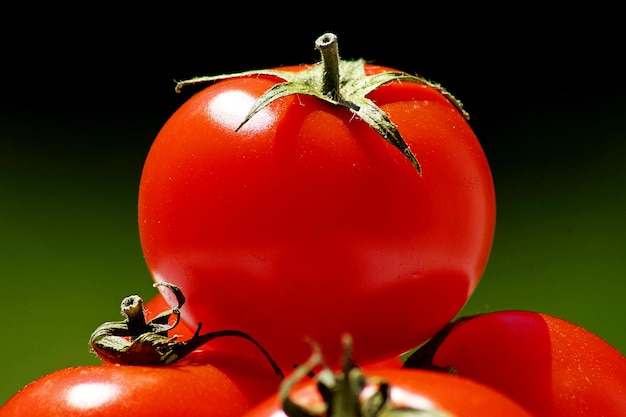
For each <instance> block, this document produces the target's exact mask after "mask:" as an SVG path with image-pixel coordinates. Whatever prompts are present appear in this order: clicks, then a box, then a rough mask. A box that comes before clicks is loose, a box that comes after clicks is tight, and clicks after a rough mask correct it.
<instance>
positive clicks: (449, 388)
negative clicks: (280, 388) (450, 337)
mask: <svg viewBox="0 0 626 417" xmlns="http://www.w3.org/2000/svg"><path fill="white" fill-rule="evenodd" d="M364 371H365V372H366V376H368V377H370V378H373V379H382V380H384V381H385V382H387V383H388V384H389V385H390V387H391V390H390V399H391V403H392V405H393V406H395V407H410V408H415V409H426V410H434V411H437V412H439V413H438V414H437V413H433V414H424V416H425V417H426V416H430V415H433V416H439V417H451V416H455V417H491V416H493V417H502V416H507V417H531V414H530V413H528V412H527V411H526V410H525V409H524V408H522V407H521V406H520V405H519V404H517V403H516V402H515V401H513V400H511V399H510V398H508V397H506V396H505V395H503V394H501V393H500V392H498V391H496V390H494V389H492V388H490V387H488V386H486V385H483V384H480V383H478V382H476V381H473V380H471V379H469V378H463V377H458V376H453V375H448V374H444V373H439V372H434V371H424V370H410V369H390V368H375V369H373V370H371V372H368V368H364ZM372 385H373V384H372ZM372 385H369V386H368V387H366V389H365V390H364V393H365V394H366V395H367V394H371V388H372ZM290 398H291V399H292V400H293V401H294V402H295V403H297V404H300V405H302V406H305V407H307V408H315V407H320V405H321V404H322V400H321V396H320V393H319V392H318V391H317V387H316V384H315V382H314V381H307V382H305V383H302V384H299V385H297V386H296V387H295V388H294V389H293V390H292V391H291V393H290ZM446 413H447V414H446ZM380 415H381V416H382V415H383V414H382V413H381V414H380ZM407 415H409V414H407ZM419 415H422V414H419ZM285 416H286V414H285V412H284V411H283V408H282V405H281V398H280V396H279V395H274V396H271V397H269V398H268V399H266V400H264V401H262V402H261V403H260V404H258V405H257V406H255V407H253V408H252V409H250V410H249V411H248V412H246V413H245V414H244V417H285ZM333 416H334V417H339V416H341V417H357V414H347V415H344V414H339V413H335V414H333V413H330V414H328V415H327V416H326V417H333ZM372 417H373V416H372Z"/></svg>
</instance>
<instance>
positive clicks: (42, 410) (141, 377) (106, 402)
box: [0, 350, 280, 417]
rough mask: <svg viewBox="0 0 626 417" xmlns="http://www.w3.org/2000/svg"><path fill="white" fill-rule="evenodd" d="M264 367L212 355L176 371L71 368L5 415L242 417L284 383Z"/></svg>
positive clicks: (17, 400) (36, 385)
mask: <svg viewBox="0 0 626 417" xmlns="http://www.w3.org/2000/svg"><path fill="white" fill-rule="evenodd" d="M263 365H265V364H263V363H262V362H259V361H247V360H245V359H242V358H241V357H238V356H235V355H229V354H227V353H226V352H216V351H210V350H209V351H196V352H193V353H192V354H190V355H188V356H187V357H185V358H184V359H182V360H181V361H180V362H178V363H177V364H176V365H172V366H159V367H153V366H126V365H100V366H80V367H73V368H67V369H62V370H58V371H55V372H53V373H51V374H48V375H45V376H43V377H42V378H40V379H37V380H35V381H34V382H32V383H30V384H29V385H27V386H25V387H24V388H22V389H21V390H20V391H18V392H17V393H16V394H14V395H13V397H11V398H10V399H9V400H8V401H7V402H6V403H5V404H4V405H3V406H2V408H0V416H1V417H12V416H16V417H17V416H19V417H28V416H32V417H36V416H42V417H43V416H46V417H55V416H59V417H72V416H81V417H83V416H122V415H128V416H134V417H143V416H146V417H154V416H180V417H191V416H203V417H207V416H215V417H217V416H219V417H240V416H241V414H242V413H244V412H245V411H246V410H248V409H249V408H251V407H252V406H253V405H256V404H257V403H258V402H260V401H261V400H262V399H264V398H266V397H267V396H268V395H271V394H273V393H275V392H276V389H277V387H278V384H279V383H280V380H279V379H278V378H277V377H276V375H274V374H273V372H272V371H271V369H268V368H267V366H266V365H265V366H263Z"/></svg>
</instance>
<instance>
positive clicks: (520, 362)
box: [433, 310, 626, 417]
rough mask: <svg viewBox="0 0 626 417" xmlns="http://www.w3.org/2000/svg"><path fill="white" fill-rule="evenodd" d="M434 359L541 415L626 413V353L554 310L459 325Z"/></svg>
mask: <svg viewBox="0 0 626 417" xmlns="http://www.w3.org/2000/svg"><path fill="white" fill-rule="evenodd" d="M433 363H434V364H435V365H439V366H452V367H453V368H454V369H455V370H456V371H457V372H458V374H459V375H462V376H465V377H468V378H472V379H474V380H476V381H479V382H482V383H484V384H487V385H489V386H491V387H493V388H496V389H498V390H500V391H502V392H504V393H505V394H507V395H508V396H510V397H512V398H514V399H516V400H517V401H518V402H519V403H521V404H523V405H525V406H526V407H527V408H528V409H529V410H530V411H531V412H532V413H533V414H534V415H535V416H537V417H574V416H585V417H593V416H598V417H600V416H603V417H618V416H626V358H625V357H624V355H622V354H621V353H620V352H619V351H618V350H617V349H615V348H614V347H613V346H611V345H610V344H609V343H607V342H606V341H604V340H603V339H601V338H600V337H598V336H597V335H595V334H593V333H592V332H590V331H588V330H587V329H585V328H583V327H580V326H578V325H576V324H574V323H571V322H569V321H566V320H563V319H561V318H558V317H554V316H552V315H548V314H543V313H538V312H533V311H518V310H506V311H497V312H492V313H487V314H483V315H478V316H475V317H472V318H470V319H469V320H467V321H465V322H463V323H461V324H459V325H458V326H456V327H455V328H454V329H453V330H452V332H451V333H450V334H449V335H448V337H447V338H446V339H445V340H444V342H443V343H442V344H441V345H440V346H439V348H438V349H437V352H436V353H435V356H434V359H433Z"/></svg>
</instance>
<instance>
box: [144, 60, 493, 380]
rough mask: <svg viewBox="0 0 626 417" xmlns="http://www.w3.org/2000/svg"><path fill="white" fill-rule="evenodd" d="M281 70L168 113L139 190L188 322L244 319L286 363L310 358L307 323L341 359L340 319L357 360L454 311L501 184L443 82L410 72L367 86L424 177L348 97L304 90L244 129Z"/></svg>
mask: <svg viewBox="0 0 626 417" xmlns="http://www.w3.org/2000/svg"><path fill="white" fill-rule="evenodd" d="M309 68H311V67H310V66H297V67H286V68H282V69H281V70H282V71H284V72H286V73H298V72H301V71H303V70H306V69H309ZM364 71H365V73H366V74H367V75H373V74H380V73H383V72H390V71H393V70H391V69H389V68H385V67H380V66H374V65H369V64H365V66H364ZM280 81H281V80H280V79H279V78H277V77H271V76H248V77H243V76H242V77H237V78H233V79H228V80H225V81H220V82H218V83H216V84H213V85H211V86H209V87H207V88H206V89H204V90H202V91H200V92H199V93H197V94H195V95H194V96H193V97H191V98H190V99H189V100H188V101H187V102H186V103H184V104H183V105H182V106H181V107H180V108H179V109H178V110H177V111H176V112H175V113H174V114H173V115H172V116H171V118H170V119H169V120H168V121H167V122H166V123H165V125H164V126H163V128H162V130H161V131H160V132H159V134H158V136H157V137H156V139H155V141H154V143H153V145H152V147H151V149H150V152H149V154H148V156H147V158H146V161H145V165H144V168H143V173H142V176H141V183H140V189H139V231H140V238H141V244H142V248H143V252H144V255H145V259H146V262H147V265H148V268H149V269H150V271H151V273H152V275H153V277H154V280H155V281H157V282H161V281H168V282H171V283H173V284H176V285H178V286H179V287H180V288H181V289H182V290H183V291H184V292H185V295H186V296H187V304H186V305H185V306H184V307H183V308H182V310H181V312H182V317H183V320H184V321H185V322H186V323H187V324H188V325H189V327H191V328H193V327H194V326H195V324H196V323H197V322H202V323H203V326H204V327H203V328H204V329H205V330H207V331H208V330H214V329H215V330H217V329H238V330H241V331H244V332H246V333H248V334H250V335H251V336H252V337H254V338H255V339H257V340H258V341H259V342H260V343H261V344H262V345H263V346H264V347H265V348H266V349H267V350H268V351H269V352H270V353H271V354H272V355H273V356H274V357H275V358H276V359H277V361H278V362H279V363H280V365H281V366H282V367H283V368H284V369H288V368H290V367H291V366H293V365H294V364H297V363H301V362H302V361H303V360H305V359H306V357H307V356H308V345H307V344H306V343H305V342H304V339H305V337H310V338H313V339H315V340H316V341H318V342H319V344H320V345H321V346H322V349H323V351H324V352H325V354H326V357H327V358H328V359H329V360H330V361H331V362H332V361H336V360H338V358H339V357H340V356H341V353H340V352H341V346H340V344H339V343H337V342H336V341H337V340H339V339H340V335H341V334H343V333H344V332H348V333H351V334H352V335H353V337H354V340H355V344H357V345H358V346H360V347H361V349H360V351H359V356H358V357H357V358H356V359H357V360H358V361H359V363H362V364H367V363H371V362H373V361H378V360H381V359H384V358H387V357H390V356H393V355H398V354H401V353H403V352H405V351H407V350H409V349H410V348H412V347H414V346H416V345H417V344H419V343H420V342H422V341H424V340H426V339H427V338H428V337H430V336H432V334H434V333H435V332H436V331H437V330H438V329H439V328H441V327H442V326H444V325H445V324H446V323H447V322H448V321H449V320H451V319H452V317H454V316H455V315H456V314H457V313H458V311H459V310H460V309H461V308H462V306H463V305H464V304H465V302H466V301H467V299H468V297H469V296H470V294H471V293H472V292H473V291H474V288H475V287H476V285H477V284H478V281H479V279H480V277H481V275H482V273H483V271H484V268H485V265H486V263H487V258H488V256H489V252H490V249H491V244H492V239H493V232H494V224H495V196H494V186H493V181H492V177H491V173H490V169H489V166H488V163H487V160H486V158H485V155H484V153H483V150H482V148H481V146H480V144H479V142H478V140H477V138H476V136H475V134H474V133H473V131H472V130H471V128H470V126H469V125H468V123H467V121H466V119H465V118H464V116H463V115H462V114H461V113H460V112H459V111H458V109H457V107H455V106H454V105H453V104H452V103H451V102H450V101H448V99H447V98H446V97H445V96H444V95H443V94H442V93H441V91H440V90H438V89H436V88H433V87H432V86H431V85H427V84H418V83H411V82H391V83H388V84H386V85H383V86H382V87H379V88H378V89H376V90H374V91H372V92H371V93H369V94H368V95H367V98H368V99H370V100H372V101H373V102H374V103H375V104H377V105H378V106H379V107H380V108H381V109H382V110H383V111H384V112H385V113H386V114H387V115H388V117H389V118H390V119H391V120H392V121H393V122H394V123H395V124H396V125H397V127H398V129H399V131H400V133H401V134H402V135H403V137H404V139H405V140H406V142H407V143H408V144H409V146H410V148H411V149H412V151H413V153H414V154H415V155H416V156H417V158H418V160H419V162H420V164H421V168H422V173H421V175H420V174H419V173H418V172H417V171H416V169H415V167H414V166H413V165H412V163H411V162H410V161H409V159H408V158H406V157H405V155H403V153H402V152H399V151H398V149H397V148H396V147H394V146H392V145H391V144H390V143H389V142H387V141H385V140H384V139H383V138H382V137H381V136H380V135H379V134H378V133H377V132H376V131H374V130H373V129H372V128H371V127H370V126H368V125H367V124H366V123H365V122H364V121H363V120H361V119H359V118H358V117H355V114H353V112H352V111H351V110H350V109H347V108H345V107H342V106H333V105H331V104H328V103H326V102H323V101H321V100H318V99H317V98H314V97H311V96H309V95H291V96H286V97H283V98H281V99H279V100H276V101H274V102H272V103H271V104H269V105H268V106H267V107H265V108H264V109H263V110H261V111H260V112H258V113H257V114H255V115H254V116H253V117H251V118H250V120H249V121H248V122H247V123H246V124H244V125H243V126H242V127H241V128H240V129H238V130H237V128H238V126H239V124H240V123H241V122H242V121H243V120H244V118H245V117H246V114H247V112H248V110H249V109H250V108H251V107H252V105H253V103H254V102H255V100H256V99H257V98H258V97H259V96H260V95H261V94H263V93H264V92H265V91H266V90H268V89H269V88H271V87H273V86H275V85H276V84H277V83H279V82H280ZM416 318H419V319H416ZM398 329H402V331H398ZM215 343H216V344H224V343H229V342H228V341H226V340H219V341H217V340H216V341H215Z"/></svg>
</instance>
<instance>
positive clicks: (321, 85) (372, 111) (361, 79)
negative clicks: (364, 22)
mask: <svg viewBox="0 0 626 417" xmlns="http://www.w3.org/2000/svg"><path fill="white" fill-rule="evenodd" d="M315 46H316V48H317V49H318V51H319V52H320V54H321V57H322V60H321V62H320V63H319V64H316V65H313V66H310V67H308V68H306V69H304V70H302V71H300V72H289V71H281V70H277V69H276V70H273V69H265V70H252V71H244V72H238V73H234V74H222V75H214V76H203V77H195V78H191V79H188V80H183V81H178V82H177V83H176V87H175V90H176V92H180V91H181V89H182V88H183V87H184V86H187V85H193V84H198V83H206V82H215V81H220V80H225V79H229V78H236V77H250V76H266V77H274V78H279V79H282V80H283V82H280V83H278V84H275V85H274V86H273V87H271V88H270V89H269V90H267V91H266V92H265V93H264V94H262V95H261V96H260V97H259V98H258V99H257V100H256V102H255V103H254V104H253V105H252V107H251V109H250V110H249V112H248V114H247V115H246V117H245V118H244V120H243V121H242V122H241V123H240V124H239V126H238V127H237V128H236V129H235V130H236V131H237V130H239V129H240V128H241V127H242V126H243V125H245V124H246V123H247V122H248V120H250V119H251V118H252V117H253V116H254V115H255V114H256V113H258V112H259V111H261V110H262V109H263V108H265V107H266V106H268V105H269V104H270V103H272V102H273V101H275V100H278V99H280V98H282V97H286V96H289V95H293V94H304V95H309V96H313V97H316V98H318V99H320V100H322V101H325V102H327V103H330V104H331V105H334V106H342V107H346V108H348V109H349V110H350V111H351V112H353V113H354V114H355V115H356V116H358V117H359V118H360V119H361V120H363V121H365V122H366V123H367V124H368V125H369V126H370V127H371V128H373V129H374V130H375V131H376V132H377V133H378V134H379V135H380V136H382V137H383V138H384V139H385V140H386V141H387V142H389V143H390V144H392V145H393V146H394V147H395V148H397V149H398V150H400V151H401V152H402V153H403V154H404V155H405V156H406V157H407V158H408V159H409V161H410V162H411V164H413V166H414V167H415V169H416V170H417V172H418V173H419V174H420V175H421V173H422V168H421V165H420V163H419V161H418V160H417V157H416V156H415V154H414V153H413V151H412V150H411V149H410V147H409V146H408V144H407V143H406V141H405V140H404V138H403V137H402V135H401V134H400V131H399V130H398V127H397V126H396V125H395V124H394V123H393V122H392V121H391V120H390V119H389V117H388V116H387V114H386V113H385V112H384V111H382V110H381V109H380V107H378V106H377V105H376V104H375V103H374V102H373V101H372V100H370V99H369V98H367V95H368V94H369V93H371V92H372V91H374V90H376V89H377V88H379V87H381V86H382V85H385V84H388V83H391V82H395V81H397V82H402V81H404V82H412V83H417V84H426V85H428V86H430V87H432V88H434V89H436V90H437V91H439V92H440V93H441V94H442V95H443V96H444V97H446V99H447V100H448V101H450V102H451V103H452V104H453V105H454V106H455V107H456V108H457V110H459V112H461V113H462V114H463V116H464V117H465V118H466V119H469V115H468V113H467V112H466V111H465V110H464V109H463V105H462V104H461V102H460V101H459V100H457V99H456V98H455V97H454V96H452V94H450V93H449V92H448V91H446V90H445V89H444V88H443V87H442V86H441V85H439V84H436V83H433V82H430V81H428V80H426V79H424V78H422V77H420V76H416V75H410V74H407V73H404V72H400V71H389V72H382V73H378V74H374V75H370V76H367V75H366V74H365V60H363V59H359V60H354V61H350V60H342V59H340V58H339V49H338V46H337V36H336V35H335V34H333V33H325V34H323V35H322V36H320V37H319V38H317V40H316V41H315Z"/></svg>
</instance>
